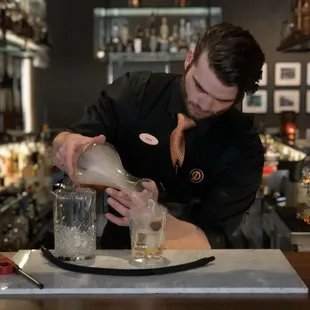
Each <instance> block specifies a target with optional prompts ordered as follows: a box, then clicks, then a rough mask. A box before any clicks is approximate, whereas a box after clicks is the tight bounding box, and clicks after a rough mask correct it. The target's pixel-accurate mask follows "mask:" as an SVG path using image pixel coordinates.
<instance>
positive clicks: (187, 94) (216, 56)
mask: <svg viewBox="0 0 310 310" xmlns="http://www.w3.org/2000/svg"><path fill="white" fill-rule="evenodd" d="M264 61H265V57H264V54H263V52H262V50H261V48H260V46H259V44H258V43H257V42H256V40H255V39H254V38H253V36H252V35H251V34H250V33H249V32H248V31H246V30H244V29H242V28H240V27H236V26H234V25H231V24H227V23H223V24H218V25H215V26H213V27H210V28H209V29H208V30H207V31H206V33H205V34H204V36H203V37H202V38H201V39H200V41H199V42H198V44H197V46H196V49H195V51H190V52H189V53H188V55H187V58H186V61H185V73H184V74H183V75H177V74H164V73H151V72H134V73H127V74H125V75H123V76H121V77H120V78H118V79H117V80H115V81H114V82H113V83H112V84H110V85H108V86H107V87H106V88H105V89H104V90H103V91H102V93H101V96H100V98H99V101H98V103H97V104H95V105H93V106H90V107H89V108H88V110H87V113H86V114H85V115H84V116H83V118H82V120H81V121H79V122H77V123H76V124H74V125H72V126H71V127H70V128H69V129H68V131H66V132H62V133H60V134H59V135H58V136H57V137H56V138H55V140H54V142H53V149H54V155H53V160H54V163H55V165H57V166H58V167H59V168H60V169H62V170H64V171H66V172H67V173H68V175H69V176H70V177H71V178H72V179H74V166H75V163H74V158H75V153H76V151H77V149H78V148H79V147H80V146H81V145H84V144H86V143H91V142H94V141H96V142H98V143H105V141H107V142H109V143H111V144H113V145H114V147H115V148H116V149H117V151H118V153H119V155H120V157H121V159H122V163H123V165H124V168H125V169H126V170H127V171H128V172H129V173H130V174H132V175H134V176H136V177H140V178H150V179H152V180H154V182H155V183H156V186H157V188H158V191H159V201H160V202H161V203H163V204H164V205H165V206H166V207H167V208H168V210H169V211H170V212H169V213H170V215H169V218H168V220H167V244H166V247H168V248H195V247H197V248H198V247H201V248H208V247H209V243H210V245H211V247H212V248H231V247H233V246H234V240H235V239H234V238H235V232H236V231H237V229H238V227H239V226H240V223H241V221H242V219H243V217H244V215H245V213H246V211H247V210H248V209H249V208H250V207H251V205H252V203H253V201H254V199H255V196H256V192H257V189H258V188H259V185H260V182H261V176H262V169H263V164H264V156H263V148H262V145H261V141H260V138H259V135H258V133H257V131H256V130H255V128H254V126H253V119H252V118H251V117H249V116H247V115H244V114H242V113H241V112H240V111H239V110H238V108H240V105H241V102H242V100H243V97H244V95H245V94H253V93H255V92H256V91H257V89H258V82H259V80H260V79H261V74H262V66H263V63H264ZM107 193H108V195H109V198H108V203H109V209H110V211H109V212H108V213H107V214H106V217H107V219H108V220H109V221H108V223H107V225H106V227H105V230H104V233H103V236H102V240H101V241H102V246H103V247H104V248H116V249H122V248H130V235H129V229H128V208H130V201H129V199H127V198H126V197H124V195H123V193H121V192H119V191H117V190H115V189H111V188H109V189H107Z"/></svg>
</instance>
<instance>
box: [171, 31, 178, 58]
mask: <svg viewBox="0 0 310 310" xmlns="http://www.w3.org/2000/svg"><path fill="white" fill-rule="evenodd" d="M178 31H179V29H178V25H173V27H172V35H171V37H170V38H169V44H170V50H169V51H170V53H172V54H173V53H177V52H178V51H179V44H178V41H179V34H178Z"/></svg>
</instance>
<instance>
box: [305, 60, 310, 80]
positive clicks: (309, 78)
mask: <svg viewBox="0 0 310 310" xmlns="http://www.w3.org/2000/svg"><path fill="white" fill-rule="evenodd" d="M306 79H307V85H309V86H310V62H308V63H307V77H306Z"/></svg>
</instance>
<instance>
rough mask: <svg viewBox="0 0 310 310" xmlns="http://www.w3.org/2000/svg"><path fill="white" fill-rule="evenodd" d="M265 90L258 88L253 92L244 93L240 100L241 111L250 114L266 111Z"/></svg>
mask: <svg viewBox="0 0 310 310" xmlns="http://www.w3.org/2000/svg"><path fill="white" fill-rule="evenodd" d="M267 100H268V93H267V90H258V91H257V92H256V93H255V94H252V95H245V96H244V98H243V101H242V112H243V113H251V114H264V113H267Z"/></svg>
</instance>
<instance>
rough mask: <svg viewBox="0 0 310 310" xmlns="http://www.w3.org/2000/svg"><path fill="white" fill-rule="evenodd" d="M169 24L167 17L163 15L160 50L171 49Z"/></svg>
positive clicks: (166, 50)
mask: <svg viewBox="0 0 310 310" xmlns="http://www.w3.org/2000/svg"><path fill="white" fill-rule="evenodd" d="M168 36H169V26H168V25H167V18H166V17H162V19H161V25H160V51H161V52H168V49H169V41H168Z"/></svg>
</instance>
